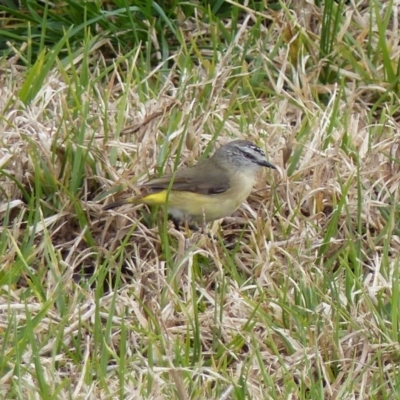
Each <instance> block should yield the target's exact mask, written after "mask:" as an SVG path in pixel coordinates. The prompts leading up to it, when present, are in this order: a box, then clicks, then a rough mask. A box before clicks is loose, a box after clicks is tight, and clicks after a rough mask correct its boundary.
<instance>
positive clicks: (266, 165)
mask: <svg viewBox="0 0 400 400" xmlns="http://www.w3.org/2000/svg"><path fill="white" fill-rule="evenodd" d="M258 164H259V165H261V166H263V167H268V168H271V169H276V167H275V165H272V164H271V163H269V162H268V161H267V160H265V161H261V162H259V163H258Z"/></svg>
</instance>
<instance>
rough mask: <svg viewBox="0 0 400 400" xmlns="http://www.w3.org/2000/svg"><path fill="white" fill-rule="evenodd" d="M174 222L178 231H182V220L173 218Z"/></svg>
mask: <svg viewBox="0 0 400 400" xmlns="http://www.w3.org/2000/svg"><path fill="white" fill-rule="evenodd" d="M172 222H173V224H174V227H175V229H176V230H177V231H180V226H179V224H180V222H181V221H179V219H176V218H172Z"/></svg>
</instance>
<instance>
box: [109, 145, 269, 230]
mask: <svg viewBox="0 0 400 400" xmlns="http://www.w3.org/2000/svg"><path fill="white" fill-rule="evenodd" d="M261 167H268V168H272V169H276V167H275V166H274V165H272V164H271V163H269V162H268V161H267V159H266V157H265V153H264V152H263V151H262V150H261V149H260V148H259V147H258V146H256V145H255V144H254V143H252V142H249V141H247V140H235V141H233V142H229V143H227V144H225V145H224V146H221V147H219V148H218V149H217V151H216V152H215V153H214V155H213V156H211V157H210V158H208V159H206V160H202V161H199V162H198V163H197V164H195V165H194V166H192V167H189V168H180V169H178V170H177V171H176V172H175V173H173V174H168V175H164V176H162V177H161V178H156V179H151V180H149V181H148V182H146V183H144V184H143V185H142V186H141V187H142V188H144V189H147V193H145V194H142V195H139V196H136V197H130V198H126V199H123V200H120V201H117V202H115V203H111V204H109V205H106V206H105V207H104V209H105V210H108V209H110V208H114V207H118V206H121V205H123V204H140V203H142V204H147V205H150V206H161V205H164V204H166V203H167V208H168V213H169V214H170V215H171V217H172V220H173V222H174V224H175V227H176V228H178V229H179V223H180V222H185V221H186V222H188V223H189V224H193V222H196V223H206V222H211V221H214V220H216V219H220V218H223V217H226V216H227V215H230V214H232V213H233V212H234V211H236V210H237V209H238V208H239V206H240V205H241V204H242V203H243V202H244V201H245V200H246V199H247V197H248V196H249V194H250V192H251V190H252V188H253V185H254V181H255V178H256V174H257V172H258V171H260V169H261Z"/></svg>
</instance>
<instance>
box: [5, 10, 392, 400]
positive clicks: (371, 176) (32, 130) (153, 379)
mask: <svg viewBox="0 0 400 400" xmlns="http://www.w3.org/2000/svg"><path fill="white" fill-rule="evenodd" d="M304 7H305V8H306V9H307V10H308V11H310V12H311V11H314V13H315V15H314V16H316V20H318V18H319V17H320V15H319V14H318V12H317V11H315V10H314V9H313V8H312V7H311V6H310V5H308V4H307V3H306V2H304ZM353 12H354V14H353V15H352V19H350V22H351V24H350V28H351V29H353V31H352V35H353V36H354V37H358V36H357V31H356V28H355V26H359V28H358V29H360V32H359V35H361V34H362V26H360V25H357V24H356V22H355V21H358V23H360V18H363V21H364V20H366V19H367V16H368V15H367V13H368V9H364V10H363V11H362V12H360V13H359V12H358V11H356V10H354V9H353ZM304 15H305V14H301V13H300V12H299V14H298V15H296V14H293V15H292V20H290V19H288V14H286V13H283V12H282V14H280V15H279V23H276V22H275V24H274V25H273V27H272V28H271V26H269V25H268V26H261V27H260V29H261V31H260V36H259V38H258V40H255V41H254V42H252V47H250V48H246V43H247V40H248V32H249V29H250V28H249V27H251V26H252V24H253V21H254V20H255V19H256V15H255V14H254V13H251V14H249V16H248V17H247V18H244V20H243V22H242V23H243V25H242V27H241V28H240V29H239V33H238V34H237V36H236V38H235V41H234V44H233V45H232V46H231V47H230V48H229V49H228V50H227V51H226V52H225V53H224V54H221V55H220V59H219V60H218V62H216V63H215V65H214V66H213V68H214V72H213V73H211V72H210V71H211V69H212V68H211V67H210V68H209V70H207V69H206V68H205V67H206V66H207V65H208V64H207V63H206V62H205V61H204V60H203V62H202V63H199V66H195V67H193V68H191V69H188V70H184V71H182V72H181V73H180V74H178V67H177V64H175V67H174V68H172V69H171V72H170V74H169V75H168V76H166V77H165V80H164V82H165V83H164V84H163V85H160V86H159V90H157V91H154V90H152V88H153V87H154V85H153V83H152V77H153V76H154V75H155V74H157V73H158V71H156V72H154V74H153V73H150V74H149V75H148V76H147V77H145V78H143V80H142V81H141V82H140V83H137V81H133V80H132V81H129V82H127V80H126V76H123V75H122V74H121V71H120V70H119V69H118V68H116V69H115V70H114V71H113V73H112V74H111V75H110V76H109V77H108V78H107V80H106V81H105V82H104V81H103V82H102V83H98V84H96V85H95V86H93V87H92V86H89V87H88V88H86V90H85V91H84V93H83V95H82V103H81V104H82V107H81V109H79V108H78V110H77V111H76V109H73V107H72V106H73V104H74V100H73V93H72V92H73V91H74V90H75V89H76V88H75V87H73V85H74V83H73V81H70V82H67V81H66V80H65V74H64V73H65V71H64V70H63V69H62V68H61V69H60V70H57V69H54V71H52V73H51V74H50V75H49V76H48V79H47V80H46V82H45V84H44V86H43V88H42V90H41V92H40V93H39V94H38V95H37V97H36V98H35V100H34V101H33V102H32V103H31V104H30V105H29V106H25V105H23V104H22V103H20V102H19V101H18V96H17V94H18V90H19V89H20V87H21V85H22V83H23V79H24V73H23V71H21V70H20V69H19V68H18V67H17V66H16V65H15V64H8V65H4V64H3V66H2V73H1V75H0V109H1V110H3V112H2V118H1V120H0V126H1V128H0V129H1V132H2V134H1V138H0V140H1V145H0V167H1V169H2V174H1V199H2V204H1V206H0V212H1V215H2V217H3V218H5V219H4V222H5V224H4V226H3V228H2V230H1V235H2V236H1V238H2V239H1V249H2V252H1V253H2V254H1V256H0V260H1V275H0V276H1V279H2V288H1V292H0V310H1V314H0V324H1V325H0V326H1V329H2V331H3V332H2V333H1V336H0V337H1V339H0V341H1V348H2V352H3V357H4V359H5V360H7V362H6V363H5V364H2V368H3V374H2V375H3V376H2V377H1V378H0V387H1V388H2V389H1V393H2V396H5V397H7V394H8V393H10V391H15V388H14V385H15V383H13V381H12V380H13V379H14V380H15V379H18V385H19V390H20V392H21V396H22V397H21V398H38V393H39V392H38V386H40V379H39V378H38V375H39V376H40V375H41V376H42V377H43V379H44V381H45V382H46V384H47V385H49V387H50V388H51V390H55V389H56V388H57V390H59V393H58V395H59V396H60V398H64V397H66V396H70V397H71V398H74V399H77V398H93V399H98V398H117V397H118V395H119V394H121V393H123V397H124V398H132V399H134V398H152V399H162V398H179V399H185V398H204V399H205V398H220V399H225V398H226V399H228V398H252V399H266V398H288V396H291V397H290V398H299V399H300V398H326V399H329V398H332V399H333V398H335V399H336V398H337V399H339V398H340V399H347V398H358V399H366V398H370V396H371V393H373V394H374V395H373V396H376V397H373V396H371V398H385V397H384V395H383V393H385V392H386V393H391V392H392V391H393V390H394V387H396V385H398V384H399V378H398V367H397V364H398V354H399V353H398V352H399V344H398V341H397V339H396V338H397V329H398V325H397V324H398V320H396V316H397V313H396V312H395V311H394V309H395V308H396V307H397V305H398V304H397V303H396V302H397V301H398V288H397V285H398V277H399V275H398V252H399V245H400V241H399V236H398V227H397V216H398V210H397V207H395V206H396V204H397V201H398V193H399V191H398V181H399V179H398V177H399V172H400V171H399V165H398V159H399V144H398V143H399V132H398V124H397V118H398V111H397V108H398V107H397V98H396V96H395V94H393V95H392V101H390V100H389V99H388V100H387V101H386V102H385V103H383V104H382V105H381V106H380V107H379V108H378V109H377V111H376V112H374V113H371V107H372V106H373V105H374V101H375V99H377V98H378V96H379V95H380V93H382V91H384V90H385V89H384V87H385V84H384V82H382V84H381V82H379V81H377V83H376V84H375V85H374V86H368V85H366V84H363V78H362V77H361V76H360V75H359V74H358V73H357V72H356V71H352V70H347V71H344V70H341V75H340V76H341V77H344V78H343V79H344V80H343V82H344V84H343V85H342V86H340V85H334V84H332V85H329V84H326V85H321V84H319V83H318V80H317V79H316V77H317V76H318V75H319V72H320V69H321V68H322V67H323V63H322V61H320V65H318V64H315V65H314V66H311V65H309V64H307V63H306V58H304V59H302V57H303V56H305V54H304V53H305V52H306V49H307V50H308V52H307V54H308V56H309V57H312V55H313V54H315V52H314V51H313V46H314V47H315V48H316V47H317V46H318V43H317V42H316V43H315V44H312V43H311V42H312V40H311V39H313V40H316V41H317V40H319V39H318V38H319V36H318V34H319V32H318V29H313V26H314V25H313V24H314V23H315V21H311V20H310V21H305V20H304V19H303V17H302V16H304ZM275 21H277V20H275ZM395 26H396V25H394V28H393V30H392V31H391V32H388V33H387V35H388V36H392V37H396V38H397V39H398V32H397V28H396V29H395ZM208 28H209V27H204V26H203V29H205V30H207V29H208ZM344 29H345V24H344V25H343V30H344ZM289 30H291V31H293V32H292V34H293V35H299V33H298V32H300V31H302V30H303V34H302V35H303V36H302V42H301V41H297V42H296V38H297V39H298V38H299V37H300V36H293V38H292V41H291V45H289V46H286V45H283V44H282V45H280V46H279V45H277V43H278V42H279V40H280V38H281V37H284V36H285V35H286V36H285V37H287V35H288V31H289ZM294 32H297V33H296V34H295V33H294ZM343 34H344V32H343ZM298 40H300V39H298ZM307 40H310V42H307ZM339 41H340V38H339ZM392 43H399V42H398V41H397V42H396V40H394V39H393V42H392ZM275 46H277V51H276V54H275V56H274V57H273V59H271V57H270V56H269V54H268V52H267V50H271V51H272V50H273V49H275ZM293 46H296V47H295V48H294V47H293ZM393 46H394V45H393ZM245 48H246V52H247V57H248V59H253V61H252V62H249V63H247V64H246V65H245V63H243V64H240V63H239V61H240V59H241V58H240V55H241V54H242V51H244V50H243V49H245ZM396 49H397V47H396V48H395V46H394V47H393V48H392V51H393V57H394V58H395V59H396V60H397V54H398V52H397V50H396ZM296 50H297V52H296V57H298V64H297V65H296V66H293V62H294V61H293V57H292V55H291V53H290V52H291V51H292V52H293V51H296ZM179 57H184V52H183V50H181V53H179V52H178V54H177V55H175V58H174V60H178V58H179ZM253 57H254V58H253ZM337 58H338V60H339V56H337ZM134 62H135V61H134V60H132V59H127V60H125V62H124V66H125V67H126V70H130V69H134V68H135V66H134ZM188 65H189V64H188ZM255 66H258V69H256V72H257V71H260V70H261V71H263V72H265V74H266V75H265V77H266V78H265V79H264V80H258V81H257V82H256V86H257V87H255V92H253V93H260V95H259V96H257V97H255V95H254V94H253V93H252V91H251V88H252V87H253V86H252V85H253V83H252V82H251V79H252V77H253V76H254V73H256V72H254V68H255ZM338 70H340V64H338ZM102 72H103V70H102V63H101V62H99V63H98V66H97V67H96V68H93V69H92V71H91V73H92V76H91V79H92V80H93V79H96V78H97V77H98V76H99V75H100V74H101V73H102ZM375 72H376V73H377V74H378V73H379V71H375ZM262 85H265V87H268V90H271V91H272V92H275V94H276V95H274V96H271V95H269V94H268V91H267V90H265V91H262V90H260V87H261V88H262ZM145 87H147V88H148V91H147V94H146V95H145V94H144V91H143V89H144V88H145ZM261 93H264V95H261ZM321 93H326V94H327V98H328V101H327V102H326V103H323V102H322V101H321V100H320V98H319V97H318V94H321ZM85 102H86V103H85ZM77 103H79V102H77ZM77 103H75V105H76V104H77ZM85 104H86V105H87V106H88V110H87V112H86V111H84V105H85ZM81 129H82V130H83V131H84V135H85V140H84V141H83V142H82V143H78V142H77V137H78V136H79V135H78V132H79V131H80V130H81ZM182 137H183V146H182V149H181V154H180V158H179V160H178V162H177V163H176V162H175V156H176V154H177V153H179V146H180V141H181V140H182ZM213 139H215V143H216V146H217V145H220V144H222V143H225V142H226V141H228V140H231V139H248V140H252V141H254V142H256V143H257V144H259V145H260V146H261V147H262V148H263V149H265V150H266V151H267V152H268V155H269V158H270V160H271V162H272V163H273V164H274V165H276V166H277V167H278V171H277V172H270V171H267V172H266V173H265V174H263V175H262V176H260V179H259V181H258V183H257V185H256V187H255V189H254V193H253V194H252V195H251V196H250V198H249V200H248V202H247V203H246V204H244V205H243V206H242V207H241V209H240V210H239V211H238V212H237V213H235V215H233V216H231V217H229V218H226V219H225V220H224V221H222V225H221V230H220V229H219V224H214V225H213V226H212V227H210V229H211V231H212V232H213V234H214V235H215V236H214V238H213V239H211V238H209V237H207V236H205V235H201V234H198V233H196V234H191V233H189V232H177V231H176V230H175V229H174V228H173V226H172V225H168V227H167V231H166V230H165V229H163V227H162V221H163V213H162V212H159V213H158V214H154V213H150V212H149V210H147V209H145V208H144V207H142V206H135V207H130V206H126V207H124V208H119V209H117V210H116V211H112V212H104V211H103V210H102V205H103V203H104V197H105V195H104V193H106V194H110V193H111V194H113V191H114V188H117V187H118V188H119V189H121V187H122V190H126V191H127V192H131V191H134V190H136V183H137V182H138V181H141V180H144V179H146V178H147V177H148V175H149V174H153V173H156V172H157V168H158V167H159V166H163V170H164V171H169V170H172V169H173V168H174V164H176V165H178V166H182V165H191V164H193V163H194V162H195V161H196V160H197V159H198V158H199V157H200V156H201V154H202V153H203V151H204V150H205V149H206V147H207V146H208V144H209V143H210V141H212V140H213ZM79 147H81V148H82V149H84V151H87V159H86V162H87V164H86V165H85V168H84V171H85V174H84V177H83V180H82V182H83V186H82V188H81V190H78V191H77V192H76V193H72V192H71V191H70V190H69V189H70V186H69V182H70V180H71V179H72V178H73V172H74V171H73V165H72V162H73V161H74V157H78V155H77V153H76V152H75V153H74V154H73V155H71V151H72V150H71V149H73V150H76V149H77V148H79ZM213 147H214V145H213ZM297 160H298V161H297ZM164 161H165V165H164V164H163V163H164ZM46 168H47V171H46ZM288 172H289V174H288ZM41 174H42V175H41ZM49 176H51V177H53V181H49ZM46 184H47V186H46ZM38 185H39V186H40V187H41V190H40V191H38ZM119 185H122V186H121V187H119ZM23 191H26V193H27V194H28V195H33V194H35V193H36V194H37V193H41V196H42V197H41V198H40V199H39V198H35V199H34V200H32V202H31V203H30V204H27V203H26V200H27V198H26V196H25V198H24V196H23ZM33 198H34V197H33ZM35 207H38V208H35ZM35 218H36V219H35ZM84 221H86V222H87V224H86V226H83V222H84ZM166 232H168V235H167V234H166ZM224 240H225V241H226V242H229V243H234V242H236V241H238V240H240V244H239V245H237V246H236V247H235V250H227V249H226V248H225V245H224ZM34 277H36V281H35V279H34ZM82 278H85V279H82ZM39 288H40V289H41V290H39ZM5 332H7V334H5ZM31 339H33V341H34V342H35V343H33V341H32V340H31ZM18 344H19V345H20V350H18V348H17V346H18ZM35 346H36V347H35ZM33 356H36V357H37V359H36V360H35V359H34V357H33ZM121 356H122V357H121ZM120 357H121V358H120ZM35 362H37V363H38V364H40V365H41V368H39V367H38V366H37V365H35ZM17 366H18V372H16V370H17ZM38 371H40V372H38ZM121 371H122V372H121ZM13 376H14V378H13ZM16 377H17V378H16ZM241 385H242V387H244V389H243V396H242V395H241V392H240V390H241V389H240V387H241ZM121 387H122V388H123V389H121ZM397 387H398V386H397ZM13 393H15V392H13ZM321 394H323V397H319V396H321ZM241 396H242V397H241ZM313 396H314V397H313ZM386 398H391V397H390V395H388V397H386ZM393 398H394V397H393Z"/></svg>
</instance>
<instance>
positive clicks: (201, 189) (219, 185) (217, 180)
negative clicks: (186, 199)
mask: <svg viewBox="0 0 400 400" xmlns="http://www.w3.org/2000/svg"><path fill="white" fill-rule="evenodd" d="M198 166H199V164H197V165H195V166H194V167H191V168H187V169H183V170H179V171H177V172H176V174H175V176H174V174H169V175H165V176H163V177H161V178H157V179H152V180H150V181H149V182H146V183H145V184H144V185H143V186H144V187H146V188H148V189H150V190H163V189H168V188H169V185H170V182H171V179H173V183H172V186H171V189H172V190H180V191H184V192H193V193H199V194H217V193H223V192H225V191H227V190H228V189H229V179H228V176H227V175H226V173H224V172H223V171H222V170H221V169H215V168H208V167H207V165H204V164H203V166H202V168H201V170H200V171H201V173H200V174H199V173H197V171H198ZM199 175H200V176H199Z"/></svg>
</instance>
